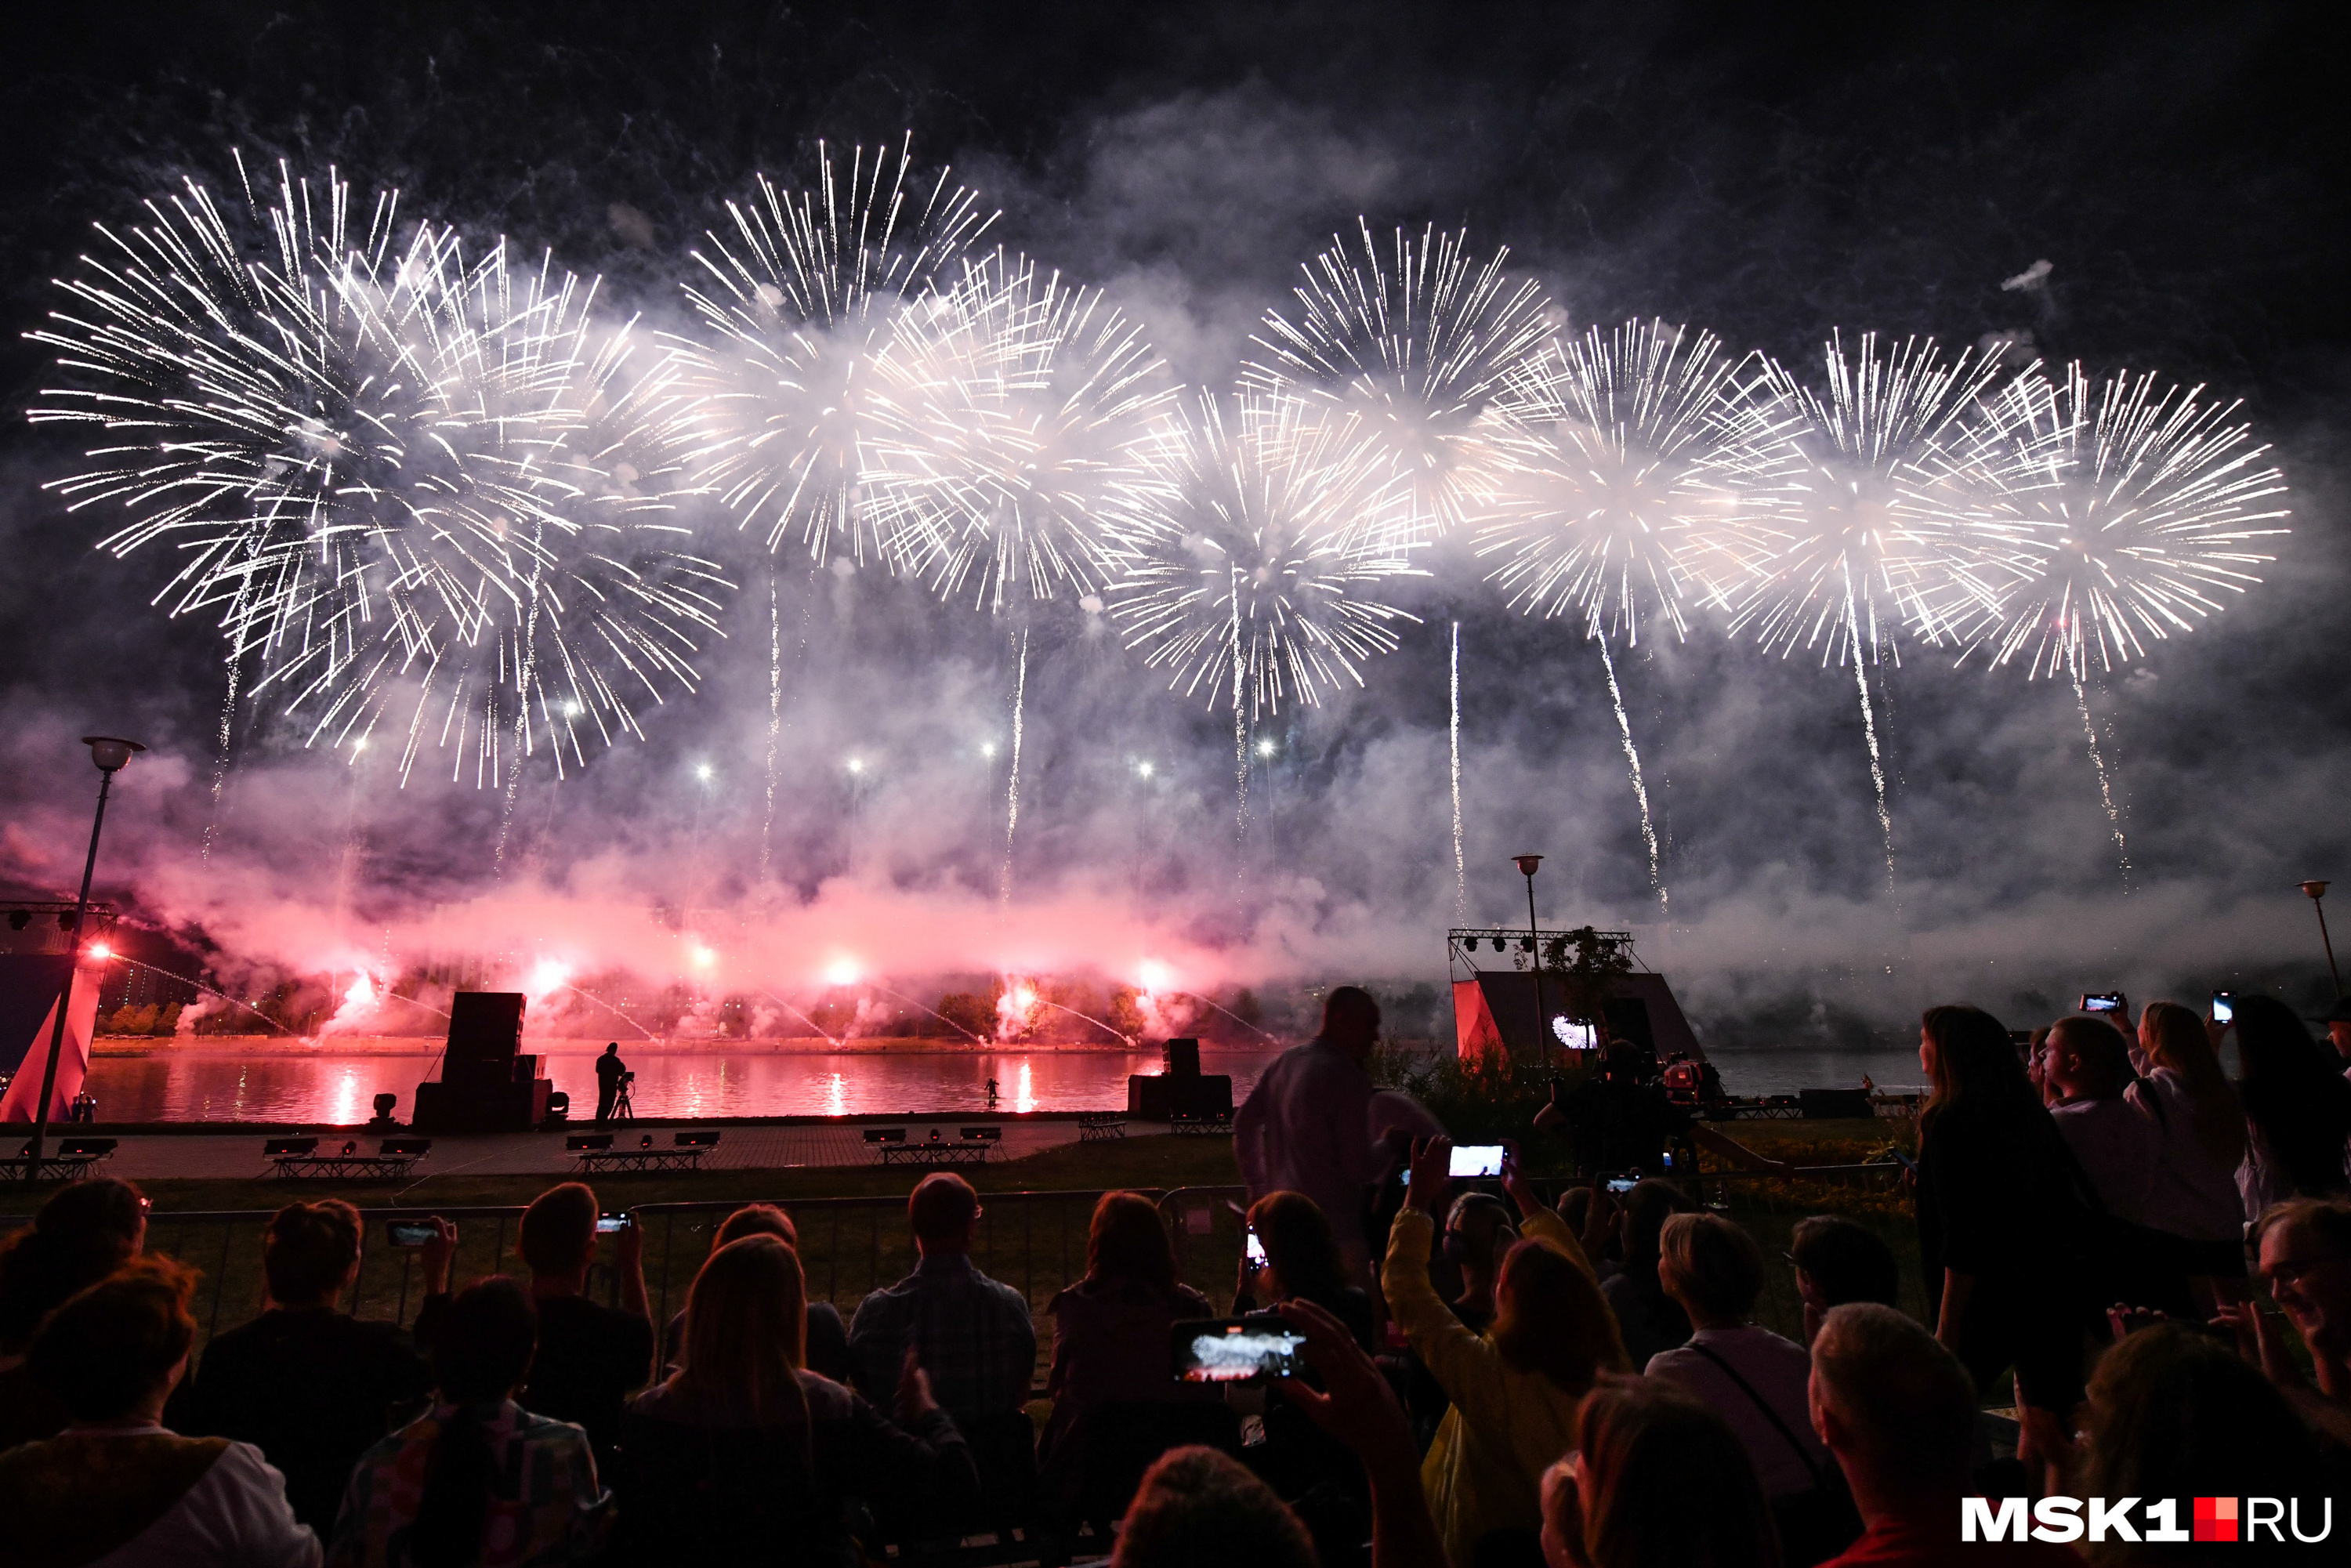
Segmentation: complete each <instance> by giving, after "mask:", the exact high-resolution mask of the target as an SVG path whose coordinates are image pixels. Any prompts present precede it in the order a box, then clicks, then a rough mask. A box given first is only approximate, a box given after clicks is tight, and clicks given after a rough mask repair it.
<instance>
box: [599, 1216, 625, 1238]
mask: <svg viewBox="0 0 2351 1568" xmlns="http://www.w3.org/2000/svg"><path fill="white" fill-rule="evenodd" d="M627 1228H629V1217H628V1216H627V1215H625V1214H600V1215H598V1216H597V1217H596V1234H597V1235H599V1236H610V1235H611V1234H612V1232H614V1231H615V1230H626V1229H627Z"/></svg>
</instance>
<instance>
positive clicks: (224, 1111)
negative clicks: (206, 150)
mask: <svg viewBox="0 0 2351 1568" xmlns="http://www.w3.org/2000/svg"><path fill="white" fill-rule="evenodd" d="M623 1055H624V1056H626V1052H623ZM1272 1056H1273V1053H1272V1052H1271V1051H1203V1052H1202V1053H1201V1068H1202V1071H1207V1072H1223V1073H1229V1074H1230V1075H1231V1077H1232V1080H1233V1099H1234V1103H1236V1104H1238V1103H1239V1102H1240V1100H1241V1098H1242V1097H1243V1096H1245V1095H1246V1094H1248V1092H1249V1088H1250V1086H1251V1085H1252V1084H1254V1083H1255V1082H1257V1077H1258V1074H1259V1072H1260V1071H1263V1069H1264V1066H1265V1064H1266V1063H1267V1062H1268V1061H1270V1060H1272ZM627 1061H628V1062H629V1065H630V1067H631V1068H632V1069H633V1070H634V1071H635V1072H636V1075H637V1081H636V1082H635V1083H634V1084H633V1085H632V1090H633V1096H632V1098H633V1100H634V1103H635V1105H636V1108H637V1112H638V1113H639V1114H640V1115H644V1116H678V1117H688V1116H786V1115H796V1116H846V1115H857V1114H866V1113H874V1114H883V1115H890V1114H899V1113H904V1114H908V1115H927V1114H934V1113H938V1114H944V1113H959V1112H979V1111H985V1110H987V1082H988V1080H990V1079H991V1078H992V1079H995V1080H997V1081H998V1082H999V1083H1000V1084H1002V1085H1004V1086H1006V1087H1008V1088H1009V1090H1010V1091H1011V1092H1010V1093H1009V1094H1008V1095H1006V1096H1004V1099H1003V1101H1000V1102H999V1105H1000V1106H1001V1108H1002V1109H1005V1110H1008V1111H1022V1112H1027V1111H1041V1112H1072V1113H1073V1112H1078V1111H1117V1110H1123V1109H1124V1107H1125V1105H1126V1080H1127V1075H1128V1074H1130V1073H1137V1072H1156V1071H1159V1065H1160V1061H1159V1053H1158V1052H1157V1051H1123V1052H1100V1053H1094V1052H1088V1053H1083V1054H1077V1053H1065V1052H1053V1051H1040V1052H1035V1053H1033V1054H1032V1053H1029V1052H1018V1051H1008V1052H998V1051H973V1052H969V1053H953V1052H939V1053H935V1054H924V1055H914V1054H907V1055H893V1056H882V1055H872V1056H867V1055H852V1054H810V1055H804V1056H784V1055H777V1054H773V1053H765V1052H762V1053H746V1054H743V1055H733V1056H730V1055H725V1054H720V1053H715V1052H714V1053H711V1054H707V1055H695V1056H655V1055H653V1054H651V1053H649V1052H643V1051H641V1052H639V1053H638V1054H636V1055H634V1056H628V1057H627ZM540 1066H541V1070H542V1071H545V1072H546V1073H547V1074H548V1076H549V1078H551V1079H553V1080H554V1081H555V1087H556V1088H558V1089H559V1090H562V1091H563V1092H566V1093H568V1094H569V1095H570V1096H571V1103H572V1105H573V1107H574V1112H573V1113H574V1115H575V1116H584V1114H585V1113H587V1112H588V1111H589V1109H590V1107H592V1106H593V1105H594V1104H595V1103H596V1072H595V1056H594V1054H593V1053H592V1052H589V1051H581V1052H578V1053H576V1054H575V1053H564V1054H559V1055H546V1056H542V1057H541V1059H540ZM435 1068H436V1058H435V1056H434V1054H432V1053H423V1052H420V1053H418V1054H416V1055H413V1056H407V1055H402V1056H367V1057H350V1056H341V1057H336V1056H312V1057H302V1056H277V1055H272V1056H266V1057H256V1058H252V1059H248V1060H235V1059H227V1058H220V1057H199V1056H193V1055H171V1054H160V1055H156V1056H149V1057H136V1058H121V1057H100V1058H99V1060H98V1061H94V1062H92V1063H91V1065H90V1075H89V1087H90V1092H92V1093H93V1094H95V1095H96V1096H97V1097H98V1108H99V1116H100V1117H101V1118H103V1119H105V1120H107V1121H110V1122H111V1121H122V1122H232V1121H242V1122H318V1123H324V1124H337V1125H345V1126H348V1125H350V1124H354V1123H359V1122H364V1121H365V1120H366V1119H367V1117H368V1113H369V1111H370V1108H371V1107H370V1102H371V1100H372V1099H373V1098H374V1096H376V1095H377V1094H381V1093H392V1094H397V1095H399V1096H400V1107H399V1110H398V1111H397V1113H396V1114H398V1115H400V1116H401V1117H402V1118H403V1119H405V1118H406V1116H407V1114H408V1113H409V1110H410V1108H411V1107H412V1106H413V1104H414V1103H415V1095H416V1085H417V1082H418V1081H419V1080H421V1079H423V1078H425V1077H426V1076H427V1075H428V1074H430V1073H431V1072H433V1071H435Z"/></svg>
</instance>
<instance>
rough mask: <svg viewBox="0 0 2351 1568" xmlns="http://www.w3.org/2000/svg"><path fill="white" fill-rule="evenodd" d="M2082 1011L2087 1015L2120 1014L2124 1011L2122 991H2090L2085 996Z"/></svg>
mask: <svg viewBox="0 0 2351 1568" xmlns="http://www.w3.org/2000/svg"><path fill="white" fill-rule="evenodd" d="M2082 1010H2083V1011H2084V1012H2085V1013H2118V1012H2120V1011H2122V1010H2123V996H2122V993H2121V992H2120V991H2090V992H2086V993H2085V994H2084V995H2083V998H2082Z"/></svg>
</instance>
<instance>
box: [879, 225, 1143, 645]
mask: <svg viewBox="0 0 2351 1568" xmlns="http://www.w3.org/2000/svg"><path fill="white" fill-rule="evenodd" d="M1160 370H1161V362H1160V361H1159V360H1158V358H1157V357H1156V356H1155V355H1154V354H1153V353H1152V351H1151V348H1150V345H1149V344H1148V343H1147V342H1146V341H1144V337H1143V334H1142V332H1141V331H1140V329H1138V328H1137V327H1136V326H1135V325H1134V323H1133V322H1132V321H1130V320H1128V319H1126V318H1125V317H1124V316H1123V315H1122V314H1120V313H1119V312H1118V311H1117V310H1115V309H1113V308H1109V307H1107V306H1105V305H1104V304H1103V303H1102V296H1101V295H1100V294H1099V293H1098V292H1095V291H1092V290H1089V289H1082V288H1075V287H1071V286H1070V285H1069V284H1067V283H1066V282H1064V281H1063V280H1062V279H1061V277H1060V276H1059V275H1058V274H1050V273H1040V272H1039V271H1038V270H1037V268H1036V267H1034V266H1033V265H1032V264H1031V263H1029V262H1028V261H1026V260H1024V259H1022V258H1020V257H1018V256H1007V255H1006V254H1005V253H1004V252H1002V251H998V252H997V253H996V254H995V255H993V256H988V257H987V258H986V259H985V260H983V261H980V262H977V263H974V264H971V265H967V267H965V269H964V272H963V276H962V277H960V278H959V279H957V280H956V282H955V283H954V284H953V285H952V286H951V287H946V288H944V289H941V290H940V291H939V292H938V293H937V295H936V296H935V298H931V299H926V300H925V302H924V304H923V308H920V309H916V310H913V311H910V312H908V313H906V315H905V316H904V317H903V318H902V319H901V320H900V321H899V323H898V326H897V329H896V331H895V333H894V334H893V342H892V344H891V346H890V348H889V350H888V351H887V352H885V353H884V354H883V355H882V356H881V359H880V361H879V371H880V375H881V381H882V384H883V398H882V400H881V410H880V414H879V419H878V423H879V426H880V430H879V434H877V435H876V436H875V437H874V439H873V441H872V449H871V454H872V455H871V459H870V464H869V469H870V472H869V476H868V486H869V491H870V493H871V494H872V497H874V505H875V507H876V508H877V510H878V511H879V512H880V514H881V515H882V516H883V517H886V518H888V519H889V521H888V523H887V525H886V531H887V532H888V533H889V534H890V536H891V537H892V538H895V539H897V540H899V541H900V544H899V552H898V553H899V554H900V556H901V557H902V559H904V562H905V564H906V567H907V569H908V570H912V571H914V572H917V573H919V574H920V575H921V576H922V577H923V579H924V580H925V581H926V582H927V583H928V584H929V586H930V587H931V589H932V590H933V591H935V592H936V593H938V594H939V595H940V597H942V598H943V599H947V600H951V601H963V602H966V603H968V604H970V605H972V606H973V607H974V608H977V609H980V610H985V611H987V612H991V613H998V614H1000V613H1003V612H1006V611H1007V610H1009V609H1013V608H1015V607H1018V606H1020V605H1023V604H1026V603H1028V602H1029V601H1037V600H1046V599H1052V598H1055V597H1058V596H1062V595H1069V596H1072V597H1082V596H1085V595H1090V594H1091V595H1096V596H1099V595H1100V594H1101V593H1102V591H1104V590H1105V589H1106V588H1107V587H1108V586H1109V584H1110V583H1111V582H1112V581H1113V580H1115V578H1116V577H1117V576H1118V572H1119V562H1120V559H1121V557H1122V555H1123V552H1124V550H1125V549H1126V548H1127V546H1126V543H1125V541H1126V540H1128V539H1130V538H1133V537H1134V534H1135V533H1136V532H1137V531H1138V529H1139V528H1141V526H1142V524H1141V522H1140V519H1142V518H1143V517H1146V516H1147V515H1149V514H1150V513H1151V512H1153V511H1154V510H1155V509H1161V508H1160V499H1161V497H1160V496H1159V489H1160V486H1159V485H1158V483H1157V480H1158V476H1157V475H1156V473H1155V469H1154V467H1153V465H1152V464H1151V462H1150V456H1151V452H1152V448H1153V446H1154V445H1155V444H1156V443H1157V442H1159V441H1160V440H1162V439H1163V438H1164V436H1165V426H1166V425H1167V423H1168V422H1169V420H1170V419H1171V418H1172V417H1173V412H1174V404H1175V392H1174V389H1173V388H1172V387H1169V386H1168V385H1167V384H1166V382H1165V379H1164V378H1163V377H1162V375H1161V374H1160Z"/></svg>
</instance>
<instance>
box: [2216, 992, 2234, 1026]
mask: <svg viewBox="0 0 2351 1568" xmlns="http://www.w3.org/2000/svg"><path fill="white" fill-rule="evenodd" d="M2212 1021H2213V1022H2214V1023H2234V1022H2236V1021H2237V993H2236V992H2234V991H2214V992H2213V993H2212Z"/></svg>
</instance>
